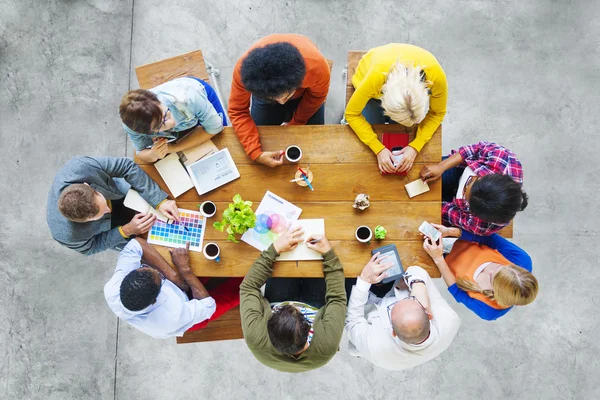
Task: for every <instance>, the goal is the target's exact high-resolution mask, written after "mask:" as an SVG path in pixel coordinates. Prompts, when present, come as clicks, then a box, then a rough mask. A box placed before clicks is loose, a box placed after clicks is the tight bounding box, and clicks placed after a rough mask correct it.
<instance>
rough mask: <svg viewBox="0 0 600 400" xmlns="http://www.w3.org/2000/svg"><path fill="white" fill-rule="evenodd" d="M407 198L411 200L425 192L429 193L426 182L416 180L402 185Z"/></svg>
mask: <svg viewBox="0 0 600 400" xmlns="http://www.w3.org/2000/svg"><path fill="white" fill-rule="evenodd" d="M404 187H405V188H406V192H407V193H408V197H410V198H413V197H415V196H418V195H420V194H423V193H425V192H429V185H428V184H427V182H423V181H422V180H421V179H417V180H416V181H413V182H411V183H408V184H406V185H404Z"/></svg>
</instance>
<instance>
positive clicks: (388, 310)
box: [387, 296, 427, 322]
mask: <svg viewBox="0 0 600 400" xmlns="http://www.w3.org/2000/svg"><path fill="white" fill-rule="evenodd" d="M406 299H410V300H414V301H416V302H417V303H419V305H420V306H421V308H422V309H423V310H425V312H427V310H426V309H425V307H423V304H421V302H420V301H419V299H417V298H416V297H415V296H406V297H405V298H403V299H402V300H398V301H395V302H393V303H392V304H390V305H389V306H387V313H388V318H389V319H390V322H392V308H394V306H395V305H396V304H398V303H399V302H401V301H403V300H406Z"/></svg>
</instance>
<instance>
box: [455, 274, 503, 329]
mask: <svg viewBox="0 0 600 400" xmlns="http://www.w3.org/2000/svg"><path fill="white" fill-rule="evenodd" d="M448 291H449V292H450V294H451V295H452V296H453V297H454V299H455V300H456V301H458V302H459V303H463V304H464V305H465V306H466V307H467V308H468V309H469V310H471V311H473V312H474V313H475V314H477V316H478V317H479V318H481V319H484V320H486V321H493V320H495V319H498V318H500V317H501V316H503V315H504V314H506V313H507V312H509V311H510V309H511V308H512V307H509V308H505V309H503V310H498V309H496V308H494V307H490V306H488V305H487V304H485V303H484V302H481V301H479V300H477V299H474V298H472V297H471V296H469V294H468V293H467V292H465V291H464V290H462V289H461V288H459V287H458V286H457V285H456V283H455V284H454V285H452V286H449V287H448Z"/></svg>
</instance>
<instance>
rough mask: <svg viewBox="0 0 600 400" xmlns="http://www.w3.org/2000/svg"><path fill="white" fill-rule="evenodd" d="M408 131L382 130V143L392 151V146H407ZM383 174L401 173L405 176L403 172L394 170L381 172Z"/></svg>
mask: <svg viewBox="0 0 600 400" xmlns="http://www.w3.org/2000/svg"><path fill="white" fill-rule="evenodd" d="M408 140H409V137H408V133H395V132H394V133H393V132H384V133H383V138H382V143H383V145H384V146H385V147H386V148H387V149H388V150H389V151H392V149H393V148H394V147H403V148H404V147H406V146H408ZM383 174H385V175H401V176H406V171H405V172H396V173H395V174H388V173H387V172H383Z"/></svg>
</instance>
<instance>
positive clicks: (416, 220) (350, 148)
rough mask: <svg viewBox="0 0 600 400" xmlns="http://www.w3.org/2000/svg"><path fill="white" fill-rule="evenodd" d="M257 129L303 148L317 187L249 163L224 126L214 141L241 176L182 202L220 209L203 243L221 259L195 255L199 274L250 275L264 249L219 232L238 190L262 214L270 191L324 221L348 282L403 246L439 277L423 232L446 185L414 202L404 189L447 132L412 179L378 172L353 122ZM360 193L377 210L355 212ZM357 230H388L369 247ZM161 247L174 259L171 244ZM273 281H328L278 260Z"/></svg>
mask: <svg viewBox="0 0 600 400" xmlns="http://www.w3.org/2000/svg"><path fill="white" fill-rule="evenodd" d="M405 129H406V128H404V127H402V126H399V125H380V126H377V125H376V126H375V130H376V132H378V133H380V134H381V133H382V132H383V131H388V132H394V131H396V132H402V131H404V130H405ZM259 131H260V135H261V143H262V145H263V148H264V149H268V150H276V149H285V148H286V147H287V146H288V145H290V144H296V145H299V146H300V147H301V148H302V151H303V158H302V160H301V162H300V164H299V165H300V166H306V165H307V164H310V165H311V166H310V169H311V171H312V172H313V174H314V188H315V190H314V192H313V191H310V190H309V189H307V188H304V187H300V186H298V185H296V184H293V183H290V182H289V181H290V179H293V177H294V173H295V171H296V165H290V164H284V165H283V166H281V167H278V168H269V167H265V166H263V165H259V164H256V163H254V162H253V161H251V160H250V159H249V158H248V156H247V155H246V153H245V152H244V150H243V148H242V146H241V144H240V143H239V141H238V139H237V136H236V135H235V132H234V131H233V129H232V128H225V130H224V131H223V132H222V133H220V134H219V135H217V136H216V137H215V139H214V140H213V141H214V143H215V144H216V145H217V147H219V148H220V149H221V148H225V147H227V148H228V149H229V151H230V152H231V155H232V157H233V159H234V161H235V163H236V165H237V167H238V170H239V171H240V174H241V178H240V179H238V180H236V181H234V182H231V183H229V184H227V185H225V186H223V187H221V188H218V189H216V190H214V191H212V192H210V193H208V194H207V195H204V196H198V193H197V192H196V190H195V189H191V190H189V191H187V192H186V193H184V194H182V195H181V196H179V197H178V198H177V199H176V200H177V203H178V205H179V207H180V208H186V209H194V210H197V209H198V204H199V203H200V202H202V201H204V200H212V201H214V202H215V203H216V204H217V214H216V215H215V217H213V218H211V219H209V221H208V222H209V223H208V228H207V230H206V233H205V236H204V240H205V243H206V241H214V242H217V243H218V244H219V246H221V262H220V263H215V262H209V261H208V260H206V259H205V258H204V256H203V255H202V253H198V252H191V260H192V268H193V270H194V273H195V274H196V275H197V276H221V277H243V276H245V274H246V272H247V271H248V269H249V268H250V266H251V265H252V262H253V261H254V260H255V259H256V258H257V257H258V255H259V251H258V250H256V249H255V248H253V247H251V246H250V245H248V244H246V243H244V242H241V243H239V244H235V243H231V242H228V241H226V237H227V235H226V233H221V232H219V231H217V230H216V229H214V228H213V227H212V223H213V222H215V221H217V220H218V219H217V218H220V216H221V212H222V211H223V210H224V209H225V208H226V207H227V205H228V204H229V203H230V202H231V199H232V197H233V196H234V195H235V194H236V193H239V194H241V196H242V198H243V199H244V200H250V201H253V202H254V205H253V209H254V210H256V207H258V204H259V203H260V201H261V199H262V198H263V196H264V194H265V192H266V191H267V190H270V191H272V192H273V193H275V194H277V195H279V196H281V197H283V198H284V199H286V200H288V201H290V202H292V203H294V204H295V205H297V206H298V207H300V208H302V210H303V211H302V214H301V216H300V218H302V219H308V218H324V219H325V232H326V236H327V237H328V238H329V240H330V241H331V243H332V244H333V245H334V249H335V252H336V253H337V255H338V257H339V258H340V260H341V262H342V264H343V266H344V273H345V275H346V277H356V276H358V275H359V274H360V272H361V271H362V269H363V267H364V266H365V264H366V263H367V261H368V260H369V258H370V256H371V250H372V249H374V248H376V247H379V246H383V245H386V244H390V243H394V244H396V246H397V247H398V251H399V253H400V257H401V258H402V262H403V264H404V266H405V268H406V267H408V266H411V265H419V266H421V267H423V268H425V269H426V270H427V271H428V272H429V273H430V275H431V276H432V277H439V272H438V270H437V268H435V267H434V266H433V262H432V261H431V259H430V258H429V256H428V255H427V254H426V253H425V251H424V250H423V248H422V242H421V240H420V237H419V233H418V230H417V228H418V226H419V224H420V223H421V222H423V221H424V220H426V221H430V222H435V223H439V222H440V214H441V182H440V181H438V182H435V183H433V184H431V185H430V188H431V190H430V191H429V192H428V193H425V194H423V195H421V196H417V197H415V198H413V199H409V198H408V195H407V194H406V190H405V189H404V185H405V184H406V183H409V182H412V181H413V180H415V179H418V177H419V172H420V171H421V168H422V166H423V165H424V164H426V163H435V162H439V161H440V160H441V155H442V154H441V148H442V146H441V127H440V129H439V130H438V132H436V134H435V135H434V136H433V138H432V139H431V141H430V142H429V143H428V144H427V145H426V146H425V147H424V148H423V150H422V151H421V153H420V154H419V155H418V156H417V159H416V162H415V165H414V166H413V168H412V169H411V171H410V172H409V174H408V176H406V177H399V176H382V175H380V173H379V170H378V168H377V158H376V156H375V155H374V154H373V152H372V151H371V150H370V149H369V148H368V147H367V146H365V145H363V144H362V142H360V140H359V139H358V137H357V136H356V135H355V134H354V132H353V131H352V129H351V128H350V127H348V126H347V125H322V126H264V127H259ZM412 138H413V134H411V140H412ZM136 162H138V164H140V166H141V167H142V168H143V169H144V171H146V172H147V173H148V174H149V175H150V176H151V177H152V179H154V180H155V181H156V182H157V183H158V184H159V185H160V187H161V188H162V189H163V190H165V191H166V192H167V193H169V191H168V188H167V186H166V185H165V183H164V181H163V180H162V178H161V177H160V175H159V174H158V172H157V171H156V169H155V168H154V166H153V165H151V164H144V163H143V162H141V161H140V160H138V159H136ZM359 193H366V194H368V195H369V196H370V197H371V207H370V208H368V209H367V210H365V211H358V210H356V209H354V208H353V207H352V204H353V202H354V198H355V197H356V195H357V194H359ZM169 195H170V194H169ZM170 198H172V196H171V195H170ZM359 225H368V226H370V227H371V229H375V226H376V225H382V226H384V227H385V228H386V229H387V232H388V233H387V238H386V240H384V241H376V240H373V241H371V243H370V244H368V245H367V244H362V243H359V242H358V241H357V240H356V239H355V238H354V231H355V230H356V228H357V227H358V226H359ZM155 247H156V249H157V250H158V251H159V252H160V253H161V254H162V255H163V257H165V259H167V260H168V261H170V256H169V252H168V249H167V248H166V247H162V246H155ZM273 276H277V277H322V276H323V272H322V263H321V262H320V261H298V262H289V261H288V262H278V263H276V264H275V267H274V271H273Z"/></svg>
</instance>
